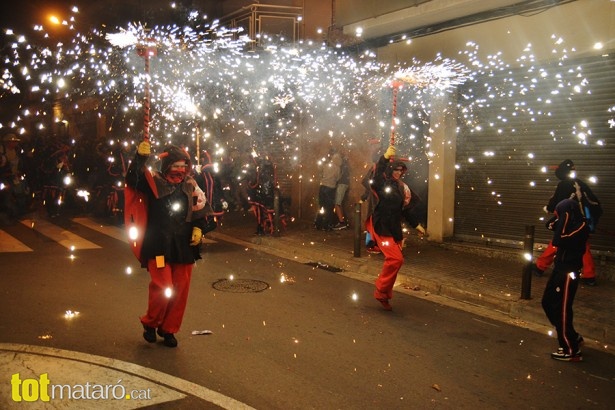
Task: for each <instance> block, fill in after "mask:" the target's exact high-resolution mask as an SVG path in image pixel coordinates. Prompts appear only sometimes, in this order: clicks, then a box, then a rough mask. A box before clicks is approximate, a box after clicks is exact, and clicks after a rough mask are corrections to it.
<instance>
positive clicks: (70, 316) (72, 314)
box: [64, 310, 79, 320]
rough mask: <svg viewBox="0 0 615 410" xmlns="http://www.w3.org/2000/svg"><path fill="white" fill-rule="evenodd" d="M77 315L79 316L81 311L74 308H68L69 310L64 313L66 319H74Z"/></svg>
mask: <svg viewBox="0 0 615 410" xmlns="http://www.w3.org/2000/svg"><path fill="white" fill-rule="evenodd" d="M77 316H79V312H77V311H73V310H67V311H66V312H65V313H64V319H68V320H71V319H74V318H76V317H77Z"/></svg>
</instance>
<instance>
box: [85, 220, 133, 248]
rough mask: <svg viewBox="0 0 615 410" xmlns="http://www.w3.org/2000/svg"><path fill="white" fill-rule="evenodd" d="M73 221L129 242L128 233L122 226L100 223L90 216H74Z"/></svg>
mask: <svg viewBox="0 0 615 410" xmlns="http://www.w3.org/2000/svg"><path fill="white" fill-rule="evenodd" d="M73 221H75V222H77V223H78V224H80V225H83V226H85V227H86V228H90V229H91V230H93V231H96V232H100V233H102V234H105V235H107V236H110V237H112V238H114V239H117V240H118V241H122V242H126V243H128V235H127V234H126V231H125V230H124V228H120V227H118V226H109V225H102V224H100V223H97V222H94V221H93V220H91V219H89V218H73Z"/></svg>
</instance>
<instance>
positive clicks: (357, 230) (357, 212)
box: [354, 203, 361, 258]
mask: <svg viewBox="0 0 615 410" xmlns="http://www.w3.org/2000/svg"><path fill="white" fill-rule="evenodd" d="M354 257H355V258H360V257H361V204H360V203H356V204H354Z"/></svg>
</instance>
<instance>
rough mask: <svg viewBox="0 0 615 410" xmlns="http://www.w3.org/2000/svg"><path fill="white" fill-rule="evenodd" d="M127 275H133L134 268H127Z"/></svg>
mask: <svg viewBox="0 0 615 410" xmlns="http://www.w3.org/2000/svg"><path fill="white" fill-rule="evenodd" d="M126 274H127V275H132V268H131V267H130V266H128V267H127V268H126Z"/></svg>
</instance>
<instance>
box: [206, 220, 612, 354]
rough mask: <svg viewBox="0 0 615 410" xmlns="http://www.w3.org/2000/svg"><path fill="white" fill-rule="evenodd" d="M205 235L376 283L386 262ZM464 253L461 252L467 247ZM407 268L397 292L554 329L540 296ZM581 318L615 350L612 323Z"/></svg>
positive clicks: (262, 239)
mask: <svg viewBox="0 0 615 410" xmlns="http://www.w3.org/2000/svg"><path fill="white" fill-rule="evenodd" d="M207 236H208V237H211V238H212V239H217V240H222V241H225V242H231V243H234V244H237V245H240V246H245V247H247V248H250V249H255V250H258V251H261V252H264V253H268V254H271V255H274V256H277V257H280V258H284V259H289V260H293V261H295V262H298V263H303V264H306V263H319V264H322V265H323V266H331V267H336V268H339V269H342V271H341V272H337V274H340V275H344V276H346V277H349V278H352V279H356V280H360V281H363V282H366V283H373V282H374V281H375V279H376V274H377V272H378V271H379V270H380V268H381V266H382V260H380V259H374V258H370V256H369V255H367V256H360V257H354V256H353V254H352V253H351V252H347V251H345V250H342V249H332V248H331V246H328V245H323V244H321V243H310V244H312V245H313V246H312V247H306V246H304V245H306V243H305V241H298V240H296V239H293V238H292V237H288V236H287V237H268V236H255V237H252V238H250V240H244V239H238V238H236V237H234V236H232V235H228V234H225V233H221V232H210V233H208V234H207ZM299 245H302V246H299ZM460 251H461V252H463V250H460ZM340 252H342V253H346V252H347V253H348V255H347V256H340ZM404 268H405V269H404ZM409 269H410V268H409V267H405V266H404V267H403V268H402V270H401V271H400V273H399V275H398V280H397V283H396V285H395V291H396V292H400V293H404V294H407V295H411V296H414V297H419V298H422V299H427V300H432V301H433V302H434V303H440V304H443V305H447V306H451V307H454V308H457V309H461V310H465V311H468V312H471V313H473V314H476V315H478V316H483V317H489V318H492V319H494V320H498V321H501V322H505V323H509V324H513V325H515V326H519V327H523V328H527V329H530V330H533V331H536V332H539V333H543V334H548V333H549V332H550V331H551V330H553V327H552V326H551V325H550V323H549V322H548V320H547V318H546V316H545V314H544V312H543V310H542V306H541V305H540V300H536V299H535V298H534V299H530V300H524V299H521V298H520V296H519V295H513V294H509V293H506V294H501V293H498V294H493V293H491V294H490V293H489V292H488V288H487V289H486V291H480V292H478V291H475V290H468V289H463V288H462V287H461V286H458V285H456V284H455V283H445V282H444V281H441V280H432V279H426V278H422V277H417V276H416V275H412V274H408V270H409ZM582 316H583V315H581V314H576V311H575V325H576V326H575V327H577V328H578V329H580V330H582V331H583V335H584V337H585V339H586V347H593V348H597V349H600V350H602V351H606V352H608V353H610V354H615V346H613V347H611V346H610V345H609V344H608V343H607V341H608V340H609V339H608V337H609V336H610V334H611V333H612V332H611V331H610V329H609V328H608V324H603V323H600V322H599V321H596V320H595V319H592V318H584V317H582Z"/></svg>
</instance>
